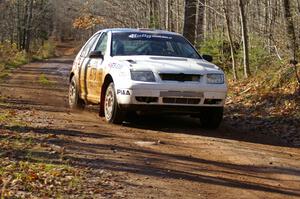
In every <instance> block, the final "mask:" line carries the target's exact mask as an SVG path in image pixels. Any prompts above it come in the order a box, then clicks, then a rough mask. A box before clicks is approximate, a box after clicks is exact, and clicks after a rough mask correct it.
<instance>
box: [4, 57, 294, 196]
mask: <svg viewBox="0 0 300 199" xmlns="http://www.w3.org/2000/svg"><path fill="white" fill-rule="evenodd" d="M70 69H71V60H70V59H63V58H60V59H51V60H48V61H45V62H41V63H32V64H28V65H26V66H23V67H21V68H19V69H17V70H15V71H14V72H13V74H12V76H11V78H10V79H8V80H6V81H4V82H2V83H1V85H0V95H1V96H2V98H1V104H0V109H1V110H2V111H3V110H8V111H12V110H13V111H14V114H15V115H16V117H17V119H16V122H15V124H13V125H6V124H0V131H3V130H10V131H16V132H19V133H24V132H34V133H39V134H49V135H52V136H53V137H52V138H51V139H49V140H48V141H47V142H49V143H50V144H51V146H57V147H58V148H60V149H62V150H63V151H64V152H63V160H64V161H66V162H67V163H68V164H70V165H72V166H75V167H78V168H87V169H89V170H91V171H94V172H95V173H96V174H95V176H94V177H96V175H97V172H99V173H102V172H107V173H109V175H110V176H112V177H111V178H110V181H111V182H109V185H107V186H106V188H105V189H106V193H105V194H104V195H103V194H100V195H96V193H95V194H93V193H92V194H91V195H92V197H95V198H100V196H101V197H103V198H272V199H274V198H299V197H300V149H299V148H295V147H294V148H292V147H286V146H283V145H282V143H281V142H280V140H277V139H276V138H274V137H268V136H267V135H264V134H259V133H256V132H239V131H238V130H236V129H238V127H236V128H234V127H229V126H228V125H227V124H226V120H225V122H224V124H223V125H222V127H221V128H220V129H219V130H216V131H208V130H204V129H201V128H200V127H199V122H198V121H197V120H194V119H190V118H186V117H156V118H141V119H140V120H139V121H136V122H135V123H126V124H124V125H122V126H117V125H110V124H107V123H105V122H104V120H103V119H101V118H99V117H98V114H97V110H96V108H97V107H90V108H88V109H87V110H85V111H83V112H70V110H69V109H68V107H67V90H68V73H69V70H70ZM22 124H25V125H22ZM35 158H43V161H50V162H54V163H55V161H56V159H57V156H55V155H45V154H44V153H41V152H38V151H35V152H31V156H30V159H29V160H28V158H27V160H28V161H30V160H32V161H33V160H34V159H35ZM93 180H94V178H92V177H91V178H90V182H91V183H92V181H93ZM87 183H89V180H87ZM86 186H87V187H88V185H86ZM116 186H117V187H116Z"/></svg>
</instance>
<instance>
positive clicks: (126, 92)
mask: <svg viewBox="0 0 300 199" xmlns="http://www.w3.org/2000/svg"><path fill="white" fill-rule="evenodd" d="M117 95H131V94H130V91H129V90H122V89H118V90H117Z"/></svg>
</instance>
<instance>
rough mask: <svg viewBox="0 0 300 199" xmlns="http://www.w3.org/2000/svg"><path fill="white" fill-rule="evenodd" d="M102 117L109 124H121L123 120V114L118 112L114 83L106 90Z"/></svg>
mask: <svg viewBox="0 0 300 199" xmlns="http://www.w3.org/2000/svg"><path fill="white" fill-rule="evenodd" d="M104 115H105V119H106V121H107V122H109V123H113V124H121V123H122V122H123V119H124V112H123V111H121V110H120V108H119V105H118V102H117V96H116V92H115V86H114V83H113V82H112V83H110V84H109V86H108V87H107V89H106V93H105V99H104Z"/></svg>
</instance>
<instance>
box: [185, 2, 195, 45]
mask: <svg viewBox="0 0 300 199" xmlns="http://www.w3.org/2000/svg"><path fill="white" fill-rule="evenodd" d="M196 13H197V0H185V13H184V27H183V35H184V36H185V37H186V38H187V39H188V40H189V41H190V42H191V43H192V44H195V35H196Z"/></svg>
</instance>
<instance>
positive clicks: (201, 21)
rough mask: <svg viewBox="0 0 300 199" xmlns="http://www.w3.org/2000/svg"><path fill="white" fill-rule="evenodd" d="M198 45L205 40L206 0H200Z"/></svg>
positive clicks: (197, 32) (197, 31)
mask: <svg viewBox="0 0 300 199" xmlns="http://www.w3.org/2000/svg"><path fill="white" fill-rule="evenodd" d="M198 1H199V2H198V9H197V10H198V12H197V30H196V43H197V44H198V45H199V44H200V43H201V42H203V39H204V17H205V0H198Z"/></svg>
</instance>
